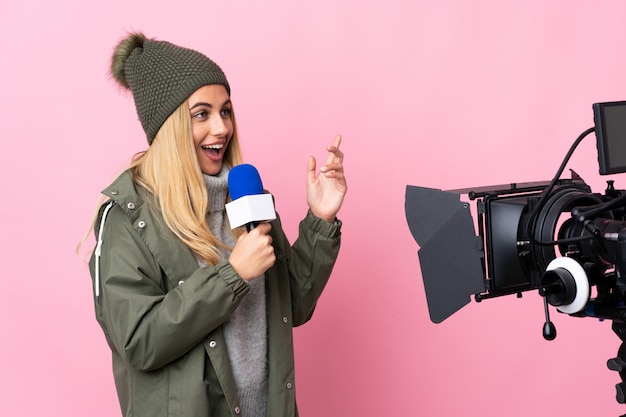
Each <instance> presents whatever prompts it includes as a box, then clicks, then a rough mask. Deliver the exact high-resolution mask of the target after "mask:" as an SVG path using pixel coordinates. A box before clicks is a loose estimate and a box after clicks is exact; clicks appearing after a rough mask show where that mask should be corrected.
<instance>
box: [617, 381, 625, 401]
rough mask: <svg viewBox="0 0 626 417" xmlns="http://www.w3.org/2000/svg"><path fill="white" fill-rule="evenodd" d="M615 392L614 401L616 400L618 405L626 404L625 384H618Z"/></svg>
mask: <svg viewBox="0 0 626 417" xmlns="http://www.w3.org/2000/svg"><path fill="white" fill-rule="evenodd" d="M615 391H616V392H617V393H616V395H615V399H616V400H617V402H618V403H620V404H624V403H626V384H625V383H623V382H620V383H619V384H617V385H615Z"/></svg>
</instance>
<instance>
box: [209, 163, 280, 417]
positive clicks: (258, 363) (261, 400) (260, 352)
mask: <svg viewBox="0 0 626 417" xmlns="http://www.w3.org/2000/svg"><path fill="white" fill-rule="evenodd" d="M228 173H229V169H228V168H227V167H226V166H223V167H222V170H221V171H220V173H219V174H217V175H204V182H205V184H206V186H207V191H208V194H209V207H208V212H207V218H206V219H207V223H208V225H209V228H210V229H211V232H212V233H213V234H214V235H215V237H216V238H217V239H218V240H219V241H221V242H222V243H224V244H226V245H227V246H230V247H233V246H235V243H236V241H235V236H234V235H233V233H232V231H231V229H230V225H229V223H228V217H227V215H226V208H225V204H226V199H227V197H228ZM229 255H230V253H229V252H228V251H226V250H222V251H221V257H222V258H223V259H228V256H229ZM198 263H199V264H200V265H202V262H201V261H199V262H198ZM248 284H249V285H250V291H249V292H248V294H247V295H246V297H244V298H243V300H242V301H241V303H240V304H239V306H238V307H237V309H235V311H234V312H233V313H232V315H231V316H230V318H229V319H228V320H227V321H226V322H225V323H224V337H225V338H226V347H227V350H228V355H229V357H230V362H231V366H232V369H233V375H234V378H235V384H236V385H237V390H238V394H239V401H240V404H241V415H242V416H243V417H266V416H265V414H266V409H267V391H268V368H267V320H266V304H265V276H263V275H262V276H260V277H258V278H256V279H253V280H251V281H249V282H248Z"/></svg>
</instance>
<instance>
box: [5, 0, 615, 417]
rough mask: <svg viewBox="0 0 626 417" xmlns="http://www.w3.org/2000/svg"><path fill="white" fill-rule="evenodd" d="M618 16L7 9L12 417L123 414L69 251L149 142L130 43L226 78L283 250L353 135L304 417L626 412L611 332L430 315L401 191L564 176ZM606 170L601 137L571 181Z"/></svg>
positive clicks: (83, 6) (491, 11)
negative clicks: (129, 61)
mask: <svg viewBox="0 0 626 417" xmlns="http://www.w3.org/2000/svg"><path fill="white" fill-rule="evenodd" d="M625 16H626V3H624V2H623V1H619V0H615V1H598V0H594V1H576V2H574V1H571V0H560V1H545V0H527V1H524V2H505V1H501V0H483V1H462V0H456V1H455V0H441V1H417V0H406V1H400V0H388V1H384V2H383V1H379V2H374V1H361V2H358V1H346V0H317V1H308V2H303V1H279V0H266V1H257V0H254V1H246V2H244V1H237V0H234V1H222V2H212V1H206V0H205V1H188V0H181V1H176V2H172V1H157V0H149V1H148V0H141V1H132V2H130V1H126V0H111V1H100V2H86V1H77V0H58V1H52V2H51V1H42V0H39V1H30V2H29V1H18V0H2V2H0V53H1V55H0V75H1V76H0V80H1V81H0V83H1V84H2V90H1V91H2V92H1V93H0V97H1V103H2V104H0V106H1V111H0V127H1V133H0V135H1V136H0V137H1V140H2V142H1V143H2V151H0V181H1V182H2V183H1V187H0V190H1V191H2V197H1V198H2V200H1V203H0V222H1V223H0V225H1V232H0V245H1V248H2V252H1V253H2V255H0V271H2V272H1V274H2V276H3V286H2V291H1V292H0V358H2V365H1V371H0V415H3V416H42V415H46V416H92V417H98V416H117V415H119V407H118V403H117V397H116V395H115V391H114V386H113V378H112V374H111V370H110V358H109V351H108V347H107V346H106V344H105V341H104V337H103V336H102V333H101V331H100V329H99V327H98V326H97V324H96V321H95V319H94V314H93V306H92V299H91V286H90V285H91V282H90V278H89V273H88V270H87V267H86V265H85V264H84V263H83V261H82V260H81V259H80V258H79V257H77V256H76V255H75V253H74V249H75V246H76V244H77V243H78V241H79V240H80V239H81V237H82V235H83V234H84V232H85V231H86V229H87V228H88V224H89V222H90V220H91V215H92V214H93V210H94V209H95V206H96V204H97V201H98V198H99V191H100V190H101V189H102V188H104V187H105V186H106V185H107V184H108V183H109V182H110V181H111V180H112V179H113V177H114V176H115V175H116V174H117V173H118V171H120V170H121V169H122V168H123V167H124V166H125V165H126V163H127V162H128V160H129V158H130V157H131V155H132V154H134V153H135V152H137V151H140V150H142V149H144V148H145V147H146V142H145V139H144V136H143V132H142V131H141V128H140V125H139V123H138V121H137V120H136V115H135V113H134V107H133V104H132V100H131V99H130V98H129V97H126V96H124V95H123V94H120V93H119V91H118V90H117V89H116V87H115V86H114V84H113V83H112V82H111V81H110V80H109V79H108V78H107V69H108V63H109V55H110V53H111V49H112V47H113V45H114V44H115V42H116V41H117V40H118V39H119V38H121V37H122V36H123V35H124V33H125V31H129V30H143V31H145V33H146V34H147V35H148V36H152V37H157V38H160V39H165V40H169V41H172V42H174V43H178V44H181V45H185V46H188V47H192V48H196V49H198V50H200V51H202V52H204V53H206V54H207V55H208V56H210V57H211V58H213V59H215V60H216V61H217V62H218V63H219V64H220V65H221V66H222V67H223V68H224V70H225V71H226V73H227V75H228V77H229V79H230V82H231V84H232V87H233V96H232V97H233V100H234V102H235V105H236V108H237V116H238V122H239V126H240V129H241V134H242V140H243V146H244V151H245V157H246V159H247V162H250V163H252V164H254V165H256V166H257V167H258V169H259V171H260V172H261V176H262V178H263V181H264V185H265V186H266V187H267V188H269V189H271V190H272V192H273V193H274V194H275V195H276V197H277V209H278V210H279V212H280V213H281V215H282V217H283V222H284V223H285V224H286V225H287V233H288V235H289V236H290V237H291V238H294V237H295V231H296V225H297V221H298V220H299V219H300V218H301V217H302V216H303V215H304V212H305V210H306V205H305V198H304V179H305V166H306V158H307V156H308V155H309V154H313V155H315V156H316V157H317V158H318V159H322V158H324V156H325V152H324V146H325V145H327V144H329V143H330V142H331V140H332V138H333V136H334V135H335V134H336V133H341V134H343V135H344V142H343V145H342V147H343V150H344V151H345V154H346V160H345V167H346V172H347V175H348V179H349V192H348V196H347V200H346V202H345V205H344V208H343V210H342V212H341V218H342V219H343V220H344V221H345V226H344V234H343V236H344V240H343V247H342V252H341V254H340V258H339V260H338V264H337V267H336V272H335V274H334V276H333V278H332V281H331V283H330V284H329V286H328V288H327V290H326V292H325V294H324V295H323V297H322V299H321V301H320V303H319V306H318V309H317V313H316V315H315V316H314V319H313V320H312V321H311V322H310V323H309V324H308V325H306V326H304V327H302V328H299V329H297V330H296V348H297V352H296V355H297V358H296V360H297V373H298V399H299V405H300V409H301V415H302V416H309V417H311V416H364V417H370V416H371V417H379V416H389V415H408V416H457V415H481V416H502V415H506V416H510V417H513V416H528V415H555V416H556V415H559V416H561V415H562V416H566V415H567V416H572V417H577V416H589V415H602V416H611V415H615V416H617V415H619V414H622V413H625V412H626V406H623V405H619V404H618V403H617V402H616V401H615V391H614V385H615V384H616V383H617V382H618V380H619V377H618V375H617V374H616V373H615V372H611V371H609V370H608V369H607V368H606V360H607V359H609V358H610V357H613V356H614V355H615V354H616V352H617V349H618V347H619V339H618V338H617V336H615V335H614V334H613V333H612V331H611V329H610V323H609V322H604V323H599V322H597V321H595V320H592V319H584V320H582V319H574V318H571V317H568V316H565V315H557V313H556V312H554V311H553V321H554V322H555V324H556V326H557V329H558V332H559V336H558V337H557V339H556V340H555V341H553V342H546V341H544V340H543V339H542V337H541V327H542V324H543V309H542V308H543V307H542V301H541V298H540V297H539V296H538V295H536V293H534V292H533V293H528V294H527V295H526V296H525V297H524V298H523V299H521V300H518V299H516V298H514V297H505V298H499V299H495V300H489V301H487V302H484V303H483V304H481V305H477V304H476V303H472V304H470V305H469V306H467V307H465V308H464V309H463V310H461V312H459V313H457V314H456V315H454V316H453V317H451V318H450V319H448V320H446V321H445V322H444V323H442V324H440V325H435V324H433V323H431V322H430V320H429V317H428V312H427V307H426V301H425V297H424V292H423V285H422V281H421V277H420V272H419V264H418V260H417V250H418V247H417V244H416V243H415V241H414V240H413V238H412V237H411V235H410V232H409V230H408V227H407V225H406V220H405V215H404V190H405V186H406V185H407V184H412V185H423V186H429V187H436V188H443V189H446V188H460V187H466V186H476V185H489V184H500V183H507V182H521V181H540V180H547V179H549V178H551V177H552V176H553V175H554V173H555V172H556V170H557V168H558V166H559V164H560V162H561V160H562V159H563V157H564V156H565V153H566V152H567V150H568V149H569V147H570V145H571V143H572V142H573V141H574V139H575V138H576V137H577V136H578V135H579V134H580V133H581V132H582V131H584V130H585V129H587V128H588V127H591V126H592V125H593V119H592V111H591V105H592V103H594V102H599V101H613V100H625V99H626V88H625V87H626V86H625V83H624V68H625V67H626V55H625V54H624V41H625V40H626V24H624V17H625ZM596 158H597V153H596V150H595V138H594V137H593V135H590V136H589V137H587V139H586V140H585V141H584V142H583V144H582V145H581V146H580V147H579V150H578V151H577V152H576V153H575V154H574V157H573V158H572V161H571V163H570V164H569V165H568V167H570V168H573V169H575V170H576V171H577V172H579V173H580V174H581V176H582V177H583V178H585V179H586V180H587V182H588V183H590V184H591V185H592V186H593V187H594V189H595V190H597V191H601V190H602V189H603V188H604V181H605V179H606V178H603V177H600V176H599V175H598V164H597V159H596ZM613 179H615V180H616V182H617V185H618V186H619V187H624V186H626V184H625V183H624V179H623V177H620V176H615V177H613ZM91 243H92V239H91V238H90V240H89V245H91Z"/></svg>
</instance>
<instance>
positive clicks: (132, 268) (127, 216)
mask: <svg viewBox="0 0 626 417" xmlns="http://www.w3.org/2000/svg"><path fill="white" fill-rule="evenodd" d="M111 73H112V76H113V78H114V79H115V80H116V81H117V82H118V83H119V84H120V85H121V86H122V87H124V88H126V89H128V90H130V91H131V92H132V94H133V97H134V100H135V105H136V109H137V114H138V116H139V119H140V121H141V124H142V126H143V128H144V131H145V132H146V136H147V139H148V143H149V144H150V146H149V148H148V150H146V151H145V152H143V153H141V154H139V155H138V156H137V157H135V158H134V160H133V162H132V164H131V166H130V167H129V169H128V170H126V171H125V172H123V173H122V174H121V175H120V176H119V177H118V178H117V179H116V180H115V181H114V182H113V183H112V184H111V185H110V186H109V187H108V188H106V189H105V190H104V191H103V194H104V195H105V196H107V197H108V198H109V201H108V202H106V203H105V204H103V205H102V207H101V209H100V210H99V214H98V217H97V220H96V222H95V225H96V226H95V233H96V237H97V244H96V249H95V251H94V254H93V255H92V257H91V260H90V271H91V275H92V278H93V281H94V295H95V306H96V317H97V320H98V322H99V323H100V325H101V327H102V329H103V330H104V333H105V336H106V340H107V342H108V344H109V346H110V348H111V351H112V356H113V370H114V376H115V383H116V388H117V392H118V396H119V400H120V404H121V408H122V412H123V415H124V416H126V417H131V416H132V417H138V416H149V417H155V416H176V417H187V416H194V417H195V416H205V417H208V416H211V417H214V416H244V417H258V416H271V417H279V416H297V415H298V411H297V407H296V400H295V374H294V355H293V337H292V328H293V327H294V326H298V325H301V324H303V323H305V322H306V321H308V320H309V319H310V317H311V315H312V313H313V310H314V308H315V304H316V302H317V300H318V298H319V296H320V295H321V292H322V290H323V288H324V286H325V284H326V282H327V280H328V278H329V276H330V274H331V270H332V268H333V265H334V262H335V259H336V257H337V254H338V251H339V244H340V235H341V233H340V229H341V222H340V221H339V220H337V218H336V214H337V212H338V211H339V208H340V207H341V205H342V202H343V198H344V196H345V193H346V190H347V187H346V180H345V177H344V173H343V165H342V160H343V154H342V152H341V151H340V150H339V144H340V141H341V137H339V136H337V137H336V138H335V141H334V143H333V145H331V146H329V147H328V148H327V149H328V152H329V155H328V160H327V161H326V165H325V166H323V167H320V173H319V174H317V173H316V162H315V159H313V158H310V159H309V162H308V166H307V201H308V205H309V212H308V213H307V215H306V217H305V219H304V220H303V221H302V222H301V223H300V228H299V235H298V239H297V240H296V241H295V242H294V244H293V246H291V245H290V244H289V242H288V241H287V238H286V237H285V235H284V233H283V230H282V227H281V223H280V218H279V217H278V216H277V219H276V220H274V221H272V222H271V223H267V222H266V223H261V224H260V225H258V226H257V227H256V228H254V229H252V230H251V231H250V232H246V231H245V230H235V231H233V230H231V228H230V226H229V224H228V218H227V216H226V215H225V208H224V205H225V204H226V203H227V202H228V199H229V196H228V188H227V179H228V172H229V170H230V168H232V167H233V166H235V165H238V164H240V163H241V162H242V160H241V159H242V158H241V154H240V149H239V143H238V139H237V127H236V123H235V117H234V113H233V108H232V103H231V101H230V86H229V84H228V81H227V79H226V76H225V75H224V73H223V72H222V70H221V69H220V68H219V67H218V66H217V65H216V64H215V63H214V62H213V61H211V60H210V59H209V58H207V57H206V56H204V55H202V54H200V53H198V52H196V51H193V50H190V49H186V48H182V47H180V46H176V45H173V44H171V43H168V42H163V41H156V40H150V39H147V38H146V37H145V36H144V35H143V34H141V33H133V34H129V35H128V36H127V37H126V38H125V39H123V40H122V41H121V42H120V43H119V44H118V45H117V46H116V48H115V51H114V54H113V58H112V63H111Z"/></svg>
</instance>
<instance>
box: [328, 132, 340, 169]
mask: <svg viewBox="0 0 626 417" xmlns="http://www.w3.org/2000/svg"><path fill="white" fill-rule="evenodd" d="M339 145H341V135H337V136H335V139H334V140H333V144H332V145H331V146H329V148H331V147H335V149H334V150H332V151H331V150H330V149H329V152H330V153H329V154H328V158H326V164H330V163H331V162H333V161H334V160H335V157H336V156H337V157H338V158H339V159H340V160H341V158H342V157H343V154H342V153H341V151H339ZM337 154H338V155H337Z"/></svg>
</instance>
